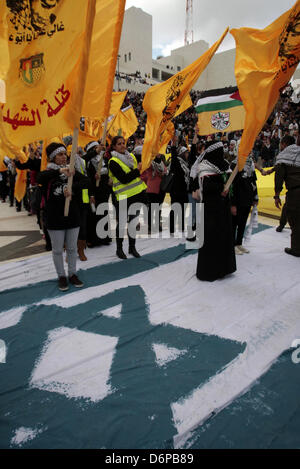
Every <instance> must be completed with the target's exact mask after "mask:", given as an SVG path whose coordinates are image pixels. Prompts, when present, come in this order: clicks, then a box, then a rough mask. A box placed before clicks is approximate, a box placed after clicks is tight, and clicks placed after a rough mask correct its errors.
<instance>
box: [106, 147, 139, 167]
mask: <svg viewBox="0 0 300 469" xmlns="http://www.w3.org/2000/svg"><path fill="white" fill-rule="evenodd" d="M111 156H112V157H114V158H118V159H119V160H120V161H122V162H123V163H124V164H126V166H128V168H130V169H133V168H134V159H133V157H132V156H131V154H130V153H129V151H127V150H126V151H125V153H124V154H123V153H119V152H117V151H112V152H111Z"/></svg>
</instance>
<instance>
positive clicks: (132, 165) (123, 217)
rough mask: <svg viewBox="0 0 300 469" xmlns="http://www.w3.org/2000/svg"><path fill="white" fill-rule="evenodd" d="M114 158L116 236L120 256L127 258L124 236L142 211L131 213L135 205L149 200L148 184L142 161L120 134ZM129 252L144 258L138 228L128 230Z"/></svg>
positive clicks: (114, 145)
mask: <svg viewBox="0 0 300 469" xmlns="http://www.w3.org/2000/svg"><path fill="white" fill-rule="evenodd" d="M111 155H112V157H111V159H110V160H109V177H110V178H111V179H112V182H113V186H112V189H113V193H114V196H115V199H116V207H115V208H116V216H117V227H116V239H117V252H116V254H117V256H118V257H119V258H120V259H127V256H126V254H125V253H124V251H123V235H124V228H125V224H126V221H128V222H129V224H130V228H131V227H132V225H133V224H131V222H132V220H134V219H135V218H136V217H138V216H139V210H138V209H136V210H134V211H133V213H131V214H129V215H128V213H130V211H129V209H130V207H131V206H132V205H133V204H141V203H144V202H146V196H145V190H146V188H147V186H146V184H145V183H144V182H143V181H142V180H141V178H140V169H141V166H142V164H141V163H137V161H136V158H135V156H133V155H132V154H130V153H129V152H128V151H127V149H126V144H125V140H124V138H123V137H119V136H116V137H114V138H113V139H112V142H111ZM128 239H129V251H128V252H129V254H132V255H133V256H134V257H141V256H140V254H139V253H138V252H137V250H136V248H135V233H134V230H131V229H129V230H128Z"/></svg>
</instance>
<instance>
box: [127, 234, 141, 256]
mask: <svg viewBox="0 0 300 469" xmlns="http://www.w3.org/2000/svg"><path fill="white" fill-rule="evenodd" d="M128 253H129V254H132V255H133V256H134V257H137V258H139V257H141V256H140V254H139V253H138V252H137V250H136V249H135V239H133V238H129V249H128Z"/></svg>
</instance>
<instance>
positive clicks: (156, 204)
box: [0, 87, 300, 291]
mask: <svg viewBox="0 0 300 469" xmlns="http://www.w3.org/2000/svg"><path fill="white" fill-rule="evenodd" d="M234 91H235V89H234V88H232V89H224V90H218V93H219V94H226V93H227V94H228V93H230V92H234ZM291 93H292V90H291V89H290V87H287V88H286V89H285V90H284V91H283V92H282V94H281V96H280V99H279V101H278V103H277V105H276V107H275V109H274V112H273V113H272V115H271V116H270V118H269V119H268V121H267V123H266V125H265V126H264V128H263V129H262V131H261V132H260V134H259V135H258V138H257V140H256V142H255V145H254V147H253V151H252V153H251V154H250V155H249V157H248V159H247V161H246V164H245V167H244V169H243V171H241V172H239V173H238V174H237V176H236V178H235V179H234V182H233V184H232V185H231V187H230V189H229V190H227V189H226V190H224V186H225V184H226V181H227V180H228V177H229V175H230V174H231V172H232V170H233V169H234V167H235V166H236V163H237V153H238V144H239V141H240V138H241V135H242V131H235V132H230V133H226V132H223V133H217V134H213V135H208V136H201V135H199V128H198V126H197V114H196V113H195V110H194V107H191V108H189V109H188V110H187V111H185V112H184V113H182V114H181V115H180V116H178V117H177V118H176V119H174V124H175V135H174V137H173V139H172V140H171V141H170V142H169V146H168V148H167V155H170V157H169V158H168V157H167V156H166V155H164V154H158V155H157V156H156V158H155V159H154V161H153V162H152V164H151V166H150V167H149V168H148V169H147V170H146V171H144V172H143V173H141V155H142V148H143V138H144V134H145V127H146V119H147V116H146V113H145V111H144V110H143V106H142V102H143V98H144V94H143V93H136V92H129V93H128V94H127V96H126V98H125V100H124V104H123V106H124V107H126V106H128V105H129V104H131V105H132V106H133V108H134V110H135V114H136V116H137V118H138V121H139V128H138V129H137V131H136V133H135V134H134V135H133V136H132V137H130V138H129V139H128V141H127V142H125V140H124V138H123V137H122V136H115V137H113V138H112V141H111V144H110V145H106V146H104V145H102V143H100V142H98V141H91V142H90V143H88V144H87V145H86V147H85V148H84V149H82V148H78V150H77V154H76V156H75V169H74V171H72V170H71V169H70V167H69V165H68V156H69V155H68V152H67V145H69V144H70V138H67V139H65V141H64V143H51V144H50V145H48V146H47V148H46V153H47V159H48V165H47V169H46V170H45V171H40V166H41V154H42V144H41V145H38V146H35V147H34V146H32V145H31V146H29V159H28V161H27V162H26V163H20V162H19V161H18V160H17V159H10V158H8V157H5V158H4V164H5V165H6V166H7V170H6V171H1V172H0V198H1V200H2V202H5V201H6V199H7V198H8V199H9V203H10V206H13V205H14V202H15V204H16V210H17V211H20V210H21V201H17V200H14V185H15V180H16V170H17V169H20V170H22V169H27V170H29V171H28V181H27V186H28V187H27V191H26V195H25V197H24V199H23V205H24V208H25V209H26V210H27V211H28V214H29V215H34V214H35V215H36V216H37V223H38V224H39V226H40V229H41V230H43V236H44V238H45V246H46V249H47V250H49V251H50V250H52V255H53V261H54V266H55V269H56V272H57V276H58V282H59V289H60V290H62V291H65V290H67V289H68V285H69V283H71V284H72V285H74V286H75V287H82V286H83V283H82V282H81V280H80V279H79V278H78V276H77V267H76V261H77V254H78V255H79V258H80V260H81V261H85V260H86V259H87V258H86V252H85V248H86V246H88V247H89V248H92V247H94V246H100V245H102V246H105V245H109V244H111V243H112V237H111V231H110V220H109V208H108V203H109V201H111V202H112V205H113V207H114V209H115V214H116V255H117V256H118V257H119V258H120V259H126V258H127V255H126V253H125V252H124V238H125V229H126V226H127V235H128V244H129V247H128V253H129V254H130V255H132V256H134V257H136V258H139V257H140V254H139V252H138V250H137V246H136V233H137V231H138V227H139V215H140V213H141V210H142V206H144V207H147V209H148V212H147V213H148V215H147V219H146V224H147V228H148V233H149V234H152V233H153V229H154V228H153V227H154V226H155V227H156V229H157V231H158V232H160V231H162V229H163V227H162V210H161V205H162V203H163V201H164V199H165V196H166V194H167V193H168V194H170V201H171V209H170V213H169V233H170V236H172V235H174V232H175V231H176V223H177V228H178V229H179V230H180V231H181V232H182V233H185V232H187V234H186V239H187V241H191V242H193V241H195V240H196V237H197V223H196V222H197V217H196V213H197V207H198V205H197V202H203V203H204V204H205V214H204V243H203V245H202V246H201V247H200V249H199V254H198V264H197V277H198V278H199V279H200V280H208V281H214V280H216V279H218V278H222V277H224V276H225V275H227V274H230V273H232V272H234V271H235V270H236V260H235V256H236V255H242V254H247V253H249V251H248V249H247V248H245V247H244V246H243V237H244V232H245V227H246V223H247V219H248V216H249V213H250V211H251V207H253V206H255V205H257V204H258V195H257V187H256V175H255V167H258V168H259V169H260V170H261V172H262V174H269V171H268V170H265V169H264V168H265V167H272V166H273V167H274V171H275V174H276V179H275V181H276V184H275V191H276V193H275V197H274V198H275V204H276V206H278V207H280V202H279V201H278V199H279V195H280V192H281V190H282V184H283V182H286V181H288V182H286V183H287V188H288V190H289V192H288V196H287V203H286V208H287V210H286V213H287V218H288V221H289V223H290V226H291V228H292V244H291V248H287V249H288V250H286V252H287V253H289V254H293V255H295V256H297V257H298V256H300V245H299V240H300V233H299V230H300V228H299V225H300V220H299V219H300V214H299V211H300V209H299V202H298V199H299V200H300V194H299V190H300V146H299V145H298V144H299V128H298V123H299V113H300V110H299V107H298V106H297V105H296V104H294V103H293V102H292V101H291V99H290V97H291ZM203 95H204V93H202V94H201V93H199V92H192V93H191V98H192V101H193V103H194V104H195V103H196V102H197V100H198V99H199V98H200V97H203ZM81 124H83V121H82V122H81ZM287 147H288V148H289V151H290V153H288V152H287V150H286V148H287ZM282 150H284V151H285V153H284V155H288V156H286V157H285V158H283V166H280V171H279V170H277V167H278V165H277V159H276V158H279V159H280V158H281V155H282ZM289 155H294V160H293V159H292V156H289ZM284 165H288V171H287V173H288V174H286V167H285V166H284ZM289 166H292V169H290V168H289ZM70 176H72V177H73V185H72V189H71V190H69V189H68V186H67V181H68V178H69V177H70ZM295 197H296V198H295ZM67 199H68V200H70V206H69V212H68V216H65V214H64V209H65V201H66V200H67ZM279 200H280V199H279ZM187 204H189V207H190V216H189V219H188V222H187V223H186V218H185V216H184V214H185V210H186V206H187ZM175 206H176V207H177V208H178V209H179V211H176V210H173V208H174V207H175ZM178 213H181V215H182V216H181V219H178ZM132 227H133V228H132ZM64 249H65V250H66V253H67V263H68V276H67V275H66V272H65V268H64V260H63V253H64Z"/></svg>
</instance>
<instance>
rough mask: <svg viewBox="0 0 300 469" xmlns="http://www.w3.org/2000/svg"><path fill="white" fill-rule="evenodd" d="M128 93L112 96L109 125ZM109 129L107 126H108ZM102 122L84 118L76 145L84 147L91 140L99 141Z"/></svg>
mask: <svg viewBox="0 0 300 469" xmlns="http://www.w3.org/2000/svg"><path fill="white" fill-rule="evenodd" d="M127 93H128V91H127V90H126V91H117V92H115V93H113V94H112V97H111V104H110V109H109V115H110V116H111V119H110V123H112V121H113V118H114V116H115V115H116V114H118V112H119V110H120V109H121V106H122V104H123V101H124V99H125V96H126V94H127ZM108 128H109V125H108ZM103 130H104V121H103V120H98V119H91V118H90V117H86V118H85V126H84V131H82V130H80V131H79V137H78V144H79V146H82V147H85V145H87V144H88V143H89V142H92V141H93V140H99V139H100V138H101V137H102V135H103Z"/></svg>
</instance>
